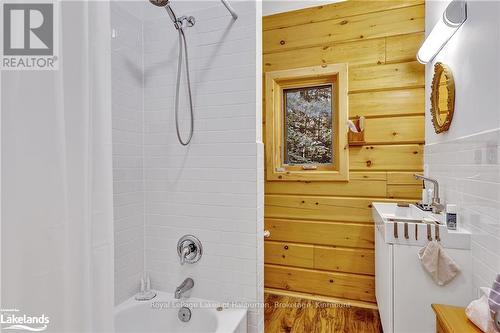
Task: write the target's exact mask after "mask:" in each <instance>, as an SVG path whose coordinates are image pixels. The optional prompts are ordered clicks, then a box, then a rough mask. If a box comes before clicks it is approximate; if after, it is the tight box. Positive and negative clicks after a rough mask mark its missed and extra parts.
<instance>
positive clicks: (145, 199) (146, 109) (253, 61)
mask: <svg viewBox="0 0 500 333" xmlns="http://www.w3.org/2000/svg"><path fill="white" fill-rule="evenodd" d="M143 3H146V5H145V6H147V7H145V8H144V11H143V13H142V17H140V20H141V24H142V25H141V29H142V34H141V38H140V40H141V42H142V43H143V45H142V47H141V49H140V54H141V57H140V62H136V60H138V59H136V58H135V57H134V55H135V53H134V52H133V53H132V54H131V55H125V54H124V55H122V58H123V59H122V60H120V58H119V59H118V61H117V63H118V64H117V67H118V69H119V70H117V71H114V72H113V74H114V76H113V85H115V84H116V86H117V87H121V86H122V85H124V83H122V82H117V81H126V82H125V84H126V83H128V82H129V81H134V80H135V78H137V76H138V77H140V81H141V85H140V87H141V89H140V91H139V93H142V94H143V95H142V96H143V98H141V105H140V108H139V110H140V115H141V116H140V117H138V118H137V119H135V120H136V121H135V122H126V123H123V122H121V121H120V115H121V114H122V113H124V111H122V110H125V108H121V106H124V105H123V104H127V102H125V103H124V102H122V101H116V103H115V100H114V101H113V102H114V104H113V106H114V108H113V115H114V116H115V114H116V121H115V118H114V119H113V120H114V127H115V126H116V127H117V129H116V131H121V130H122V129H119V128H118V127H126V128H125V129H123V131H126V132H127V135H128V136H130V137H128V136H127V138H126V139H127V140H128V139H130V140H132V137H134V138H137V140H138V141H137V144H136V142H135V141H133V140H132V141H133V142H132V141H130V142H129V141H127V143H128V145H127V146H123V147H122V146H118V145H117V146H116V150H115V153H114V155H115V163H116V166H115V169H116V170H115V178H116V179H115V190H116V193H115V199H117V198H118V200H115V208H116V209H118V210H122V211H123V214H118V215H119V216H123V217H124V218H126V217H128V214H135V213H139V212H140V210H141V209H143V214H142V215H141V216H136V217H134V218H131V219H130V220H128V222H124V221H123V220H120V219H118V218H117V219H116V221H115V225H116V232H115V235H116V243H117V244H116V246H115V247H116V249H115V250H116V251H117V252H119V254H118V253H117V255H116V256H117V262H118V264H117V269H116V271H117V274H116V278H115V281H116V285H117V287H116V290H117V295H116V297H115V298H116V302H117V303H120V302H122V301H123V300H124V299H126V298H128V297H130V296H131V295H133V293H135V292H136V290H137V283H138V282H137V281H138V280H137V275H136V270H137V268H138V266H141V270H140V271H141V272H142V270H144V271H146V272H148V273H149V274H150V276H151V280H152V286H153V287H154V288H155V289H160V290H164V291H167V292H169V293H173V291H174V289H175V287H176V286H178V285H179V284H180V283H181V282H182V281H183V280H184V279H185V278H186V277H192V278H193V279H194V281H195V287H194V289H193V293H192V295H193V296H195V297H200V298H205V299H209V300H214V301H236V302H262V301H263V262H262V261H263V228H264V227H263V217H262V216H263V199H262V198H263V174H262V173H263V162H262V154H263V153H262V143H261V141H262V140H261V125H260V124H261V105H260V102H259V101H260V100H261V97H260V93H261V89H262V88H261V87H260V81H261V78H260V72H259V71H257V68H260V64H258V63H257V61H259V60H257V55H260V53H261V52H260V40H257V37H256V36H257V33H256V31H260V29H261V28H260V26H257V23H256V19H255V18H256V15H259V17H260V13H257V11H259V9H258V8H257V4H256V3H255V2H253V1H248V2H245V1H243V2H242V1H233V2H232V5H233V7H234V8H235V10H236V11H237V12H238V14H239V18H238V20H237V21H233V20H232V18H231V16H230V15H229V13H228V12H227V10H226V9H225V8H224V6H223V5H222V4H221V3H220V1H201V2H190V1H183V2H172V8H173V9H174V11H175V13H176V14H177V15H178V16H181V15H187V16H190V15H193V16H195V18H196V24H195V26H194V27H192V28H188V29H187V30H186V37H187V42H188V54H189V65H190V73H191V84H192V92H193V103H194V108H195V110H194V113H195V123H194V126H195V128H194V136H193V140H192V142H191V144H190V145H189V146H187V147H183V146H181V145H180V143H178V141H177V136H176V130H175V120H174V99H175V82H176V74H177V56H178V54H177V51H178V35H177V34H178V33H177V31H176V30H175V29H174V27H173V24H172V22H171V21H170V19H169V17H168V15H167V13H166V12H165V10H164V9H162V8H158V7H154V6H152V5H151V4H149V3H147V2H143ZM127 4H128V5H127ZM132 4H133V3H127V2H125V3H124V5H123V6H129V11H130V12H134V11H135V12H137V10H136V9H137V8H138V6H136V5H137V4H135V5H133V6H132ZM112 6H113V5H112ZM116 22H117V23H120V22H119V21H118V20H117V21H116ZM130 22H132V23H134V22H135V20H131V21H130ZM129 25H133V26H125V27H122V28H121V29H120V27H118V31H117V34H116V37H115V39H117V40H120V39H125V40H127V39H128V38H132V39H134V37H132V36H135V31H136V30H135V24H130V23H129ZM124 33H125V34H127V37H123V34H124ZM129 33H130V34H129ZM114 43H115V44H116V42H115V41H114ZM115 52H116V51H115ZM183 66H184V64H183ZM183 70H185V68H184V67H183ZM115 74H116V75H115ZM134 88H135V85H134ZM132 91H134V93H135V92H136V90H135V89H133V90H132ZM180 93H181V103H180V109H179V110H180V115H181V133H182V135H183V137H184V138H186V137H187V135H188V130H187V128H188V126H187V125H188V120H189V118H188V117H187V115H188V107H187V99H186V96H187V95H186V93H187V90H186V82H185V76H184V73H183V79H182V81H181V90H180ZM117 96H118V95H117ZM124 98H125V99H130V98H132V97H131V96H127V97H124ZM134 102H135V100H134ZM115 105H116V107H115ZM136 126H137V127H136ZM136 131H139V133H140V135H139V136H137V137H136V136H135V133H136ZM132 133H134V134H132ZM117 137H118V138H120V137H121V136H120V133H118V136H117ZM122 148H123V149H122ZM136 154H139V156H140V158H136ZM123 163H125V164H123ZM120 165H124V169H126V170H127V171H123V170H118V169H120V168H119V166H120ZM135 170H137V173H136V172H135ZM136 176H137V177H139V178H137V179H136V178H135V177H136ZM120 177H121V178H120ZM123 177H125V178H126V177H130V179H129V178H126V179H124V178H123ZM136 180H140V181H137V182H136ZM128 181H130V184H128ZM120 191H126V193H127V194H123V195H122V194H121V193H119V192H120ZM136 191H137V192H136ZM124 193H125V192H124ZM141 200H142V201H141ZM119 201H121V202H122V203H124V204H125V203H126V204H127V207H129V206H130V207H129V208H127V209H123V208H121V207H117V206H119ZM134 216H135V215H134ZM136 226H137V228H136ZM141 226H142V230H140V228H141ZM185 234H193V235H195V236H196V237H198V238H199V239H200V240H201V242H202V244H203V257H202V258H201V260H200V262H198V263H196V264H194V265H188V264H187V265H184V266H181V265H180V263H179V258H178V256H177V251H176V245H177V241H178V240H179V238H180V237H181V236H183V235H185ZM138 237H139V238H140V237H142V238H143V242H142V243H141V242H140V241H139V240H137V242H135V239H136V238H138ZM141 246H143V250H144V251H143V253H144V256H143V257H142V258H140V257H139V256H135V253H136V251H139V252H140V250H141ZM120 247H121V248H120ZM120 256H124V257H123V258H127V259H128V260H129V261H128V262H127V260H125V259H124V260H123V265H121V264H120V262H121V257H120ZM134 279H135V282H134ZM128 280H130V281H131V283H135V287H134V285H133V284H132V285H129V283H128ZM131 287H132V288H131ZM249 330H250V332H262V331H263V312H262V309H259V310H254V309H252V310H250V311H249Z"/></svg>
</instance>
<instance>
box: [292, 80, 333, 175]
mask: <svg viewBox="0 0 500 333" xmlns="http://www.w3.org/2000/svg"><path fill="white" fill-rule="evenodd" d="M332 93H333V91H332V86H331V85H327V86H317V87H307V88H299V89H286V90H284V92H283V95H284V99H285V101H284V102H285V103H284V105H285V110H284V111H285V114H284V117H285V124H284V125H285V128H284V132H285V138H284V140H285V145H284V147H285V152H284V153H285V161H284V162H285V163H286V164H289V165H293V164H327V163H333V149H332V134H333V133H332Z"/></svg>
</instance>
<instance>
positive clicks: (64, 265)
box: [1, 1, 114, 332]
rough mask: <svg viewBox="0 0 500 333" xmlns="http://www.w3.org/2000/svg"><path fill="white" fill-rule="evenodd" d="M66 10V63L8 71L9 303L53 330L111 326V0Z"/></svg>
mask: <svg viewBox="0 0 500 333" xmlns="http://www.w3.org/2000/svg"><path fill="white" fill-rule="evenodd" d="M59 11H60V26H59V39H60V40H59V42H60V54H59V61H60V63H59V70H58V71H4V72H3V73H2V78H1V83H2V95H1V103H2V110H1V112H2V115H1V147H2V152H1V161H2V163H1V165H2V174H1V182H2V193H1V194H2V198H1V204H2V207H1V210H2V221H1V241H2V244H1V278H2V279H1V307H2V309H18V310H19V311H18V312H15V314H16V315H20V316H22V315H24V314H26V315H27V316H41V315H42V314H43V315H45V316H47V317H49V323H48V324H47V330H46V331H48V332H111V331H113V302H114V300H113V298H114V297H113V296H114V290H113V283H114V282H113V280H114V266H113V205H112V200H113V194H112V160H111V158H112V157H111V87H110V84H111V83H110V82H111V81H110V72H111V70H110V22H109V20H110V15H109V3H107V2H103V1H99V2H76V1H68V2H61V3H60V8H59ZM12 313H13V312H4V314H12ZM6 326H7V325H3V327H4V328H5V327H6ZM30 326H32V327H33V326H34V327H39V326H43V325H30Z"/></svg>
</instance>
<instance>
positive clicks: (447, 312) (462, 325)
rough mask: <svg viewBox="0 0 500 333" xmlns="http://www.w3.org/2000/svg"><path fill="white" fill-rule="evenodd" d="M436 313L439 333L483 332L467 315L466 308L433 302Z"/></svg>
mask: <svg viewBox="0 0 500 333" xmlns="http://www.w3.org/2000/svg"><path fill="white" fill-rule="evenodd" d="M432 309H433V310H434V312H435V313H436V332H437V333H457V332H460V333H469V332H470V333H482V331H481V330H480V329H479V328H478V327H477V326H476V325H474V324H473V323H472V322H471V321H470V320H469V319H468V318H467V316H466V315H465V308H462V307H458V306H451V305H444V304H432Z"/></svg>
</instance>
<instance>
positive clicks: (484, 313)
mask: <svg viewBox="0 0 500 333" xmlns="http://www.w3.org/2000/svg"><path fill="white" fill-rule="evenodd" d="M481 293H482V296H481V297H480V298H479V299H476V300H473V301H472V302H470V304H469V305H468V306H467V308H465V314H466V315H467V318H469V320H470V321H472V322H473V323H474V325H476V326H477V327H478V328H479V329H480V330H481V331H483V332H485V333H495V332H498V331H497V330H495V325H494V324H493V320H492V319H491V317H490V316H489V307H488V295H489V294H490V293H491V289H490V288H484V287H483V288H481Z"/></svg>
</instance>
